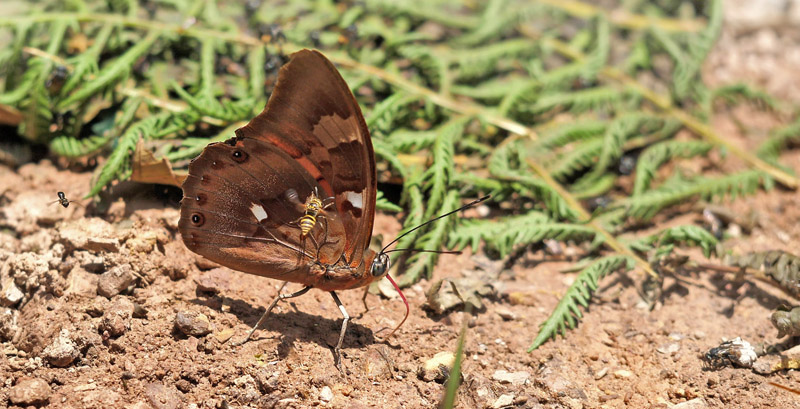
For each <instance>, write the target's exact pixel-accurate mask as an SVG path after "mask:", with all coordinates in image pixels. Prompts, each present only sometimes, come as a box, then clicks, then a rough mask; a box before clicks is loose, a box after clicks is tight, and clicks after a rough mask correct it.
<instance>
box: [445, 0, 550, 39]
mask: <svg viewBox="0 0 800 409" xmlns="http://www.w3.org/2000/svg"><path fill="white" fill-rule="evenodd" d="M541 12H542V6H541V5H538V4H533V5H528V4H525V3H524V2H523V3H517V2H509V1H508V0H492V1H488V2H486V7H485V8H484V9H483V13H481V16H480V22H479V23H478V24H476V26H475V29H474V30H473V31H471V32H469V33H466V34H464V35H462V36H459V37H456V39H455V40H454V41H455V42H457V43H458V44H462V45H466V46H473V45H478V44H486V43H487V42H488V41H487V40H489V39H491V38H498V37H503V34H505V33H508V32H509V31H511V30H513V29H514V27H516V25H517V22H518V21H520V20H521V19H522V18H523V17H524V18H531V17H533V16H535V15H539V14H540V13H541Z"/></svg>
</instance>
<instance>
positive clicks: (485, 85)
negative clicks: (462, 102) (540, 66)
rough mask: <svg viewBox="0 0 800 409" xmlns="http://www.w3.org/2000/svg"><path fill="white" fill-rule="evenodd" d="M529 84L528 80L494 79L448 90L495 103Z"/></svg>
mask: <svg viewBox="0 0 800 409" xmlns="http://www.w3.org/2000/svg"><path fill="white" fill-rule="evenodd" d="M530 82H531V79H530V78H519V77H512V78H495V79H489V80H487V81H484V82H481V83H479V84H469V85H460V84H454V85H453V86H452V87H451V88H450V92H452V93H453V94H456V95H463V96H465V97H469V98H473V99H477V100H481V101H483V102H486V103H495V102H497V101H500V100H502V99H503V98H505V97H506V96H507V95H508V94H509V93H511V92H514V91H516V90H519V89H520V88H521V87H523V86H525V84H528V83H530ZM537 83H538V81H537Z"/></svg>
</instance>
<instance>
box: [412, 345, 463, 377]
mask: <svg viewBox="0 0 800 409" xmlns="http://www.w3.org/2000/svg"><path fill="white" fill-rule="evenodd" d="M455 360H456V356H455V355H454V354H453V353H452V352H449V351H445V352H439V353H438V354H436V355H434V356H433V358H431V359H429V360H427V361H425V362H424V363H423V364H422V366H420V368H419V370H418V371H417V374H418V375H419V377H420V378H422V380H424V381H427V382H430V381H437V382H444V381H445V380H446V379H447V378H448V377H449V375H450V368H452V367H453V363H454V362H455Z"/></svg>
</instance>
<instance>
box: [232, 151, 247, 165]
mask: <svg viewBox="0 0 800 409" xmlns="http://www.w3.org/2000/svg"><path fill="white" fill-rule="evenodd" d="M231 157H233V160H234V162H237V163H244V161H246V160H247V153H245V152H243V151H241V150H239V149H237V150H235V151H233V153H231Z"/></svg>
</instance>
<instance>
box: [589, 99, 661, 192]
mask: <svg viewBox="0 0 800 409" xmlns="http://www.w3.org/2000/svg"><path fill="white" fill-rule="evenodd" d="M663 124H664V121H663V120H662V119H660V118H657V117H654V116H652V115H649V114H643V113H638V112H637V113H632V114H627V115H623V116H620V117H617V118H615V119H614V120H613V121H612V122H611V124H609V126H608V128H607V129H606V133H605V135H604V136H603V146H602V151H601V152H600V156H599V157H598V159H597V164H596V165H595V167H594V170H593V171H592V173H593V176H595V177H598V176H600V175H602V174H603V173H605V172H606V169H608V167H609V166H611V164H612V163H613V162H614V161H616V160H617V159H619V157H620V156H622V154H623V153H624V151H623V145H624V144H625V142H626V141H627V140H628V138H630V137H631V136H633V135H638V134H647V133H649V132H650V131H652V130H655V129H658V128H660V127H661V126H663Z"/></svg>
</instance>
